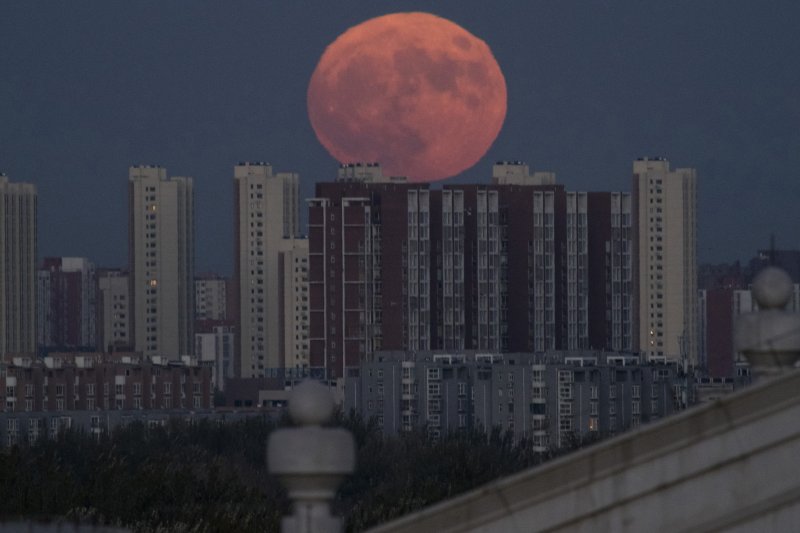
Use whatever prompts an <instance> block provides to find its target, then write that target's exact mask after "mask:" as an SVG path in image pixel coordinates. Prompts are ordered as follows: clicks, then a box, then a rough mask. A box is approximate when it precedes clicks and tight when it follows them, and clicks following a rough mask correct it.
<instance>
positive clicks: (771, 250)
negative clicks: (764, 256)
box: [769, 233, 775, 266]
mask: <svg viewBox="0 0 800 533" xmlns="http://www.w3.org/2000/svg"><path fill="white" fill-rule="evenodd" d="M769 265H770V266H775V234H774V233H771V234H770V236H769Z"/></svg>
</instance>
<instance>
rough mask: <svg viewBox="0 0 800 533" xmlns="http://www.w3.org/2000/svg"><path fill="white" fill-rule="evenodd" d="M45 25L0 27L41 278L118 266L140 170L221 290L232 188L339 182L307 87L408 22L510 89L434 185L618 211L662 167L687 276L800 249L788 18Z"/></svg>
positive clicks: (557, 16) (634, 11)
mask: <svg viewBox="0 0 800 533" xmlns="http://www.w3.org/2000/svg"><path fill="white" fill-rule="evenodd" d="M43 6H44V4H39V3H36V2H33V3H6V4H4V5H3V7H2V8H0V15H2V16H0V30H2V31H3V34H4V35H5V36H6V38H7V39H8V42H9V43H13V46H11V47H9V48H8V49H7V50H8V52H5V53H3V54H0V71H2V72H4V76H3V79H2V82H0V95H2V98H0V116H2V117H3V119H4V120H3V121H2V122H0V147H1V148H0V171H4V172H6V173H7V174H8V176H9V177H10V179H12V180H14V181H16V182H30V183H33V184H35V185H36V187H37V190H38V192H39V202H40V205H39V208H40V210H39V212H40V220H39V227H40V242H39V256H40V257H47V256H85V257H89V258H91V259H92V261H93V262H95V264H97V265H98V266H122V265H124V261H125V259H124V258H125V256H126V253H125V247H126V239H125V235H126V222H127V220H126V216H125V213H124V209H121V208H120V206H124V204H125V194H126V189H125V181H124V172H125V168H126V167H128V166H130V165H135V164H139V163H150V162H152V163H158V164H160V165H162V166H164V167H166V168H169V169H174V170H175V171H177V172H179V173H181V174H187V175H191V176H193V177H195V179H196V190H197V211H198V212H199V213H203V216H198V217H197V226H198V227H197V235H198V249H197V267H198V271H206V270H212V271H217V272H220V273H223V274H225V275H231V274H232V271H233V262H232V256H233V254H232V250H233V243H232V235H233V216H232V209H233V197H232V190H231V187H230V177H229V176H230V170H229V169H230V166H231V165H232V164H234V163H235V162H236V161H240V160H261V159H267V160H269V161H270V162H271V163H273V164H274V165H275V167H276V168H280V169H287V170H289V171H291V172H297V173H298V174H299V175H300V186H299V189H300V192H299V197H300V199H301V200H302V199H305V198H310V197H311V196H313V194H312V188H313V186H314V184H315V183H316V182H318V181H327V180H330V179H332V178H333V176H334V175H335V169H336V162H335V161H333V160H332V159H331V158H330V157H329V156H327V155H326V154H325V151H324V148H322V146H320V145H319V143H318V142H317V141H316V139H315V138H314V135H313V131H312V130H311V127H310V125H309V123H308V118H307V115H306V109H305V96H306V88H307V84H308V80H309V78H310V75H311V72H312V71H313V67H314V65H315V64H316V62H317V61H318V60H319V57H320V55H321V53H322V51H323V50H324V48H325V46H326V45H327V44H328V43H330V42H331V41H332V40H333V39H334V38H335V37H336V36H337V35H339V34H340V33H341V32H342V31H344V30H346V29H347V28H348V27H350V26H352V25H354V24H357V23H359V22H362V21H363V20H366V19H367V18H369V17H372V16H376V15H380V14H385V13H388V12H391V11H411V10H422V11H430V12H433V13H435V14H437V15H439V16H442V17H445V18H448V19H451V20H453V21H454V22H456V23H458V24H460V25H462V26H464V27H465V28H466V29H467V30H469V31H472V32H473V33H475V34H476V35H478V36H480V37H481V38H483V39H485V40H486V42H487V43H489V44H490V45H491V46H492V50H493V51H494V52H495V55H496V57H497V60H498V62H499V64H500V66H501V68H502V69H503V71H504V73H505V75H506V78H507V82H508V89H509V112H508V118H507V121H506V125H505V126H504V129H503V131H501V133H500V136H499V137H498V140H497V141H496V142H495V144H494V146H493V147H492V148H491V149H490V151H489V153H488V154H487V156H486V157H484V158H483V159H482V160H481V162H479V163H478V165H477V166H476V167H473V168H472V169H469V170H468V171H466V172H465V173H463V174H462V175H460V176H459V177H457V178H455V179H452V180H448V181H446V182H443V184H454V183H475V182H478V183H484V182H485V181H486V180H487V179H488V176H490V172H491V170H490V168H491V164H492V163H493V162H494V161H496V160H507V159H523V160H526V161H527V162H528V163H529V164H530V166H531V168H533V169H535V170H542V171H545V170H550V171H554V172H556V173H557V175H558V176H559V182H560V183H563V184H564V185H566V186H567V187H569V188H570V189H572V190H580V191H584V190H585V191H598V190H599V191H602V190H622V191H627V190H629V184H630V177H631V172H630V166H629V165H630V161H632V160H634V159H635V158H637V157H640V156H655V155H659V156H665V157H668V158H669V159H670V160H671V161H672V162H673V163H674V164H675V165H676V166H679V167H684V166H690V167H693V168H696V169H697V176H698V179H697V194H698V223H697V225H698V261H699V262H700V263H703V262H721V261H731V260H735V259H742V258H744V257H746V256H748V255H749V254H750V253H751V252H752V251H753V250H756V249H759V248H764V247H766V245H767V242H768V239H769V236H770V234H773V233H774V234H775V236H776V240H777V243H778V245H779V247H781V248H788V249H791V248H797V247H798V246H799V245H800V243H798V242H797V237H796V236H795V235H794V234H793V232H792V228H794V227H796V226H797V223H798V216H800V214H799V213H800V212H798V210H796V209H793V205H792V204H793V200H794V199H795V198H797V197H798V196H799V195H800V189H799V188H800V184H798V183H797V181H796V180H792V179H790V176H791V175H792V173H793V172H794V171H795V169H796V168H797V167H798V164H799V163H800V160H798V158H800V150H797V147H798V144H799V143H798V129H797V118H798V116H799V115H800V100H798V96H797V94H796V91H794V90H793V88H794V87H796V86H797V85H798V82H799V81H800V69H798V68H797V66H796V65H795V64H794V62H793V61H792V58H793V57H794V56H795V55H796V54H795V53H794V52H796V51H800V36H798V35H797V34H796V32H795V31H793V27H792V24H791V20H793V18H794V17H792V16H791V14H792V13H796V12H797V11H798V10H799V9H800V7H798V6H797V5H795V4H793V3H789V2H786V3H779V4H771V5H770V6H769V7H768V8H764V7H761V6H757V5H751V4H749V3H746V2H733V3H732V2H726V3H724V4H722V3H714V2H710V3H703V4H702V5H661V4H657V3H646V4H641V3H636V4H629V5H622V4H615V5H614V6H610V5H594V6H584V5H582V4H577V3H566V4H565V3H560V4H559V5H557V6H548V5H544V4H535V5H528V4H525V5H522V4H520V5H516V6H515V5H503V6H494V7H492V8H491V10H489V9H488V8H487V7H486V6H484V5H483V4H482V3H477V2H476V3H474V4H468V5H464V4H463V3H461V2H443V3H437V4H434V5H432V4H430V3H423V2H415V3H412V4H407V3H404V4H381V5H368V4H364V5H355V6H353V7H349V8H343V9H342V10H339V11H337V12H336V13H327V12H325V16H324V17H323V16H321V15H320V16H318V15H316V13H318V12H320V11H318V10H313V9H309V6H307V5H304V6H294V5H274V6H273V5H265V4H256V3H245V4H242V5H241V6H239V9H238V10H236V11H233V10H230V9H227V8H225V7H221V6H214V5H211V4H195V5H192V6H189V7H184V8H179V7H171V6H161V5H156V4H155V3H146V2H143V3H139V4H135V5H123V4H100V3H89V4H86V5H82V6H77V7H76V6H56V7H53V6H49V5H48V6H47V9H44V8H43ZM311 7H313V6H311ZM264 28H267V29H264ZM520 48H522V49H524V50H526V52H527V53H525V54H520V53H519V50H520ZM287 50H289V52H290V53H287ZM42 67H45V68H42ZM300 210H301V212H304V211H305V209H304V208H303V206H301V209H300ZM765 212H768V213H769V215H768V216H761V217H759V218H758V219H755V220H754V219H753V217H752V216H747V215H748V214H749V213H752V214H753V215H756V214H759V215H760V214H761V213H765ZM303 218H304V217H303ZM304 227H305V224H304V223H303V222H301V228H304Z"/></svg>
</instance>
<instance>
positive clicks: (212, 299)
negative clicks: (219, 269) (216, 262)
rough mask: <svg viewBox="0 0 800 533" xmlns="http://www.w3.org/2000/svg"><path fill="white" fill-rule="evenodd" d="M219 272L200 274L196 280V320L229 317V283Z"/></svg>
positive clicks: (224, 318) (225, 318)
mask: <svg viewBox="0 0 800 533" xmlns="http://www.w3.org/2000/svg"><path fill="white" fill-rule="evenodd" d="M229 283H230V282H229V281H228V280H227V279H225V278H223V277H222V276H219V275H217V274H199V275H198V276H197V277H196V278H195V280H194V306H195V307H194V317H195V320H227V319H228V284H229Z"/></svg>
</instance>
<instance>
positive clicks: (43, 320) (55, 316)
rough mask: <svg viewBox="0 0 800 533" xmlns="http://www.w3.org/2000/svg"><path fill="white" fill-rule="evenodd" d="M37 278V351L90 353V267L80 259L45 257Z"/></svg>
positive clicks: (92, 341) (93, 340) (92, 287)
mask: <svg viewBox="0 0 800 533" xmlns="http://www.w3.org/2000/svg"><path fill="white" fill-rule="evenodd" d="M37 278H38V292H37V302H38V303H37V336H36V337H37V342H38V345H39V348H40V349H45V350H48V351H49V350H53V349H58V350H66V349H76V348H80V349H83V350H86V349H91V350H94V349H95V348H96V345H97V336H96V328H95V324H96V321H97V307H96V298H95V290H96V289H97V280H96V279H95V269H94V265H93V264H92V263H91V262H90V261H89V260H88V259H86V258H84V257H46V258H45V259H44V261H43V263H42V267H41V268H40V269H39V271H38V273H37Z"/></svg>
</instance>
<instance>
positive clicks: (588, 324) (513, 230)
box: [309, 162, 633, 378]
mask: <svg viewBox="0 0 800 533" xmlns="http://www.w3.org/2000/svg"><path fill="white" fill-rule="evenodd" d="M554 181H555V178H554V176H553V174H552V173H533V174H531V173H530V172H529V170H528V167H527V166H526V165H524V164H523V163H519V162H500V163H498V164H497V165H495V167H494V170H493V179H492V183H491V184H487V185H446V186H444V187H443V188H442V189H440V190H431V189H430V187H429V185H428V184H419V183H414V184H411V183H406V182H405V181H403V180H401V179H392V178H386V177H384V176H382V174H381V169H380V167H379V166H378V165H375V164H370V165H358V164H355V165H346V166H342V167H341V168H340V169H339V175H338V179H337V181H335V182H329V183H318V184H317V189H316V196H315V198H313V199H311V200H310V201H309V280H310V281H309V290H310V299H311V316H310V327H311V335H310V339H309V350H310V365H311V367H312V368H319V369H323V370H324V371H325V373H326V376H328V377H332V378H336V377H341V376H342V375H344V371H345V369H346V368H347V367H349V366H357V365H358V363H359V361H361V360H363V359H364V358H365V357H367V356H369V355H370V354H372V353H374V352H376V351H379V350H415V351H422V350H439V349H441V350H486V351H499V352H508V351H511V352H513V351H520V352H522V351H538V352H543V351H549V350H561V349H581V348H583V349H588V348H595V349H608V350H611V349H617V350H629V349H630V348H631V346H632V342H631V339H632V333H631V320H632V313H631V308H632V303H631V299H632V296H633V289H632V282H631V276H632V265H631V262H632V259H631V257H632V255H631V250H632V246H631V238H632V233H631V220H632V219H631V198H630V195H628V194H625V193H585V192H568V191H565V190H564V187H563V186H561V185H556V184H555V183H554Z"/></svg>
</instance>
